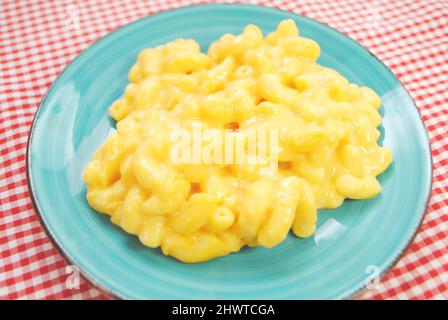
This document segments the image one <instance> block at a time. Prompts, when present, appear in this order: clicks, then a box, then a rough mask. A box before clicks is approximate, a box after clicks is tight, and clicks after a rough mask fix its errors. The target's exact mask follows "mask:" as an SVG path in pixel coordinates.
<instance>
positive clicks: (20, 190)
mask: <svg viewBox="0 0 448 320" xmlns="http://www.w3.org/2000/svg"><path fill="white" fill-rule="evenodd" d="M204 2H209V1H194V0H185V1H165V0H163V1H162V0H158V1H151V0H142V1H137V0H125V1H119V0H115V1H111V0H102V1H93V0H89V1H74V0H71V1H70V0H66V1H60V0H58V1H56V0H55V1H39V0H32V1H29V0H20V1H14V0H3V1H1V3H0V60H1V68H0V94H1V95H0V111H1V114H0V298H2V299H61V298H64V299H103V298H108V296H107V295H106V294H105V293H103V292H102V291H101V290H100V289H98V288H96V287H95V286H94V285H92V284H90V283H89V282H87V280H85V279H82V278H81V280H80V283H79V287H77V286H76V285H75V286H72V285H70V283H71V282H70V280H71V279H70V277H72V276H73V275H74V274H73V272H72V271H73V270H72V269H70V267H68V264H67V262H66V261H65V260H64V259H63V257H62V256H61V255H60V254H59V252H58V250H57V249H56V248H55V247H54V246H53V245H52V243H51V242H50V240H49V238H48V237H47V235H46V234H45V232H44V230H43V229H42V227H41V225H40V223H39V221H38V218H37V216H36V214H35V212H34V210H33V206H32V204H31V200H30V196H29V192H28V188H27V181H26V174H25V153H26V143H27V138H28V132H29V129H30V126H31V122H32V119H33V115H34V113H35V112H36V110H37V108H38V106H39V103H40V101H41V99H42V97H43V95H44V94H45V92H46V91H47V89H48V88H49V87H50V85H51V83H52V82H53V81H54V80H55V78H56V76H57V75H58V74H59V73H60V72H61V71H62V70H63V68H64V67H65V66H66V65H67V64H68V63H69V62H70V61H71V60H72V59H73V58H74V57H75V56H76V55H77V54H79V53H80V52H81V51H82V50H83V49H85V48H86V47H88V46H89V45H90V44H92V43H93V42H94V41H95V40H97V39H99V38H101V37H103V36H104V35H106V34H107V33H108V32H110V31H112V30H114V29H116V28H118V27H121V26H123V25H125V24H127V23H129V22H131V21H134V20H136V19H139V18H142V17H145V16H148V15H151V14H153V13H156V12H160V11H164V10H170V9H174V8H178V7H181V6H187V5H192V4H198V3H204ZM248 2H250V3H253V4H254V3H255V4H259V5H265V6H272V7H277V8H281V9H285V10H290V11H293V12H296V13H299V14H302V15H305V16H308V17H310V18H313V19H316V20H318V21H321V22H324V23H327V24H329V25H330V26H332V27H333V28H336V29H338V30H340V31H342V32H343V33H345V34H347V35H349V36H350V37H352V38H354V39H356V40H357V41H359V42H360V43H361V44H363V45H364V46H365V47H367V48H369V49H370V50H371V51H372V52H373V53H374V54H376V55H377V56H378V57H379V58H380V59H381V60H382V61H383V62H384V63H385V64H386V65H387V66H389V67H390V68H391V69H392V71H393V72H394V73H395V75H396V76H397V77H398V78H399V79H400V80H401V81H402V82H403V83H404V85H405V86H406V88H407V89H408V90H409V91H410V93H411V95H412V97H413V98H414V100H415V102H416V104H417V107H418V109H419V110H420V112H421V115H422V117H423V120H424V122H425V124H426V127H427V130H428V132H429V137H430V140H431V147H432V156H433V162H434V168H433V170H434V178H433V190H432V196H431V200H430V203H429V209H428V211H427V213H426V215H425V218H424V221H423V224H422V226H421V228H420V230H419V232H418V234H417V236H416V238H415V239H414V241H413V243H412V245H411V246H410V247H409V248H408V250H407V252H406V253H405V254H404V256H403V257H402V258H401V259H400V260H399V262H398V263H397V264H396V265H395V266H394V268H393V269H392V270H391V271H389V272H388V273H387V274H386V275H385V276H384V277H383V278H382V279H381V281H380V287H379V290H365V291H364V292H362V293H361V294H359V295H358V296H357V297H356V298H361V299H366V298H374V299H425V298H427V299H441V298H442V299H443V298H445V299H446V298H448V248H447V247H448V181H447V180H448V0H421V1H411V0H399V1H392V0H373V1H358V0H339V1H335V0H317V1H313V0H300V1H279V0H271V1H248ZM72 280H73V279H72ZM75 284H76V282H75Z"/></svg>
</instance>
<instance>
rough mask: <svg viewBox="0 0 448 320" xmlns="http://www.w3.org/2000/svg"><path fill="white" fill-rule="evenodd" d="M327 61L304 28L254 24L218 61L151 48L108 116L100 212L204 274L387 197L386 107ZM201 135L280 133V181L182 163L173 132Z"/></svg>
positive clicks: (95, 196) (257, 171)
mask: <svg viewBox="0 0 448 320" xmlns="http://www.w3.org/2000/svg"><path fill="white" fill-rule="evenodd" d="M319 54H320V47H319V45H318V44H317V43H316V42H315V41H313V40H311V39H307V38H304V37H302V36H300V35H299V30H298V29H297V27H296V25H295V23H294V22H293V21H292V20H285V21H283V22H281V23H280V24H279V25H278V27H277V29H276V30H275V31H274V32H272V33H270V34H269V35H267V36H266V37H264V36H263V34H262V32H261V31H260V29H259V28H258V27H257V26H255V25H248V26H247V27H246V28H245V29H244V32H243V33H242V34H240V35H238V36H235V35H230V34H226V35H224V36H223V37H222V38H221V39H220V40H218V41H217V42H214V43H213V44H212V45H211V46H210V48H209V50H208V53H207V54H205V53H202V52H200V48H199V45H198V44H197V43H196V42H195V41H194V40H186V39H178V40H175V41H173V42H170V43H168V44H166V45H162V46H159V47H156V48H148V49H144V50H143V51H141V52H140V54H139V55H138V59H137V61H136V63H135V64H134V66H133V67H132V68H131V70H130V72H129V81H130V83H129V84H128V85H127V87H126V89H125V91H124V94H123V96H122V97H121V98H120V99H118V100H117V101H115V102H114V103H113V104H112V105H111V107H110V109H109V112H110V115H111V116H112V117H113V118H114V119H115V120H116V121H117V132H116V133H115V134H113V135H111V136H110V137H109V138H108V139H107V141H106V142H105V144H104V145H102V146H101V147H100V148H99V149H98V150H97V151H96V153H95V155H94V156H93V159H92V160H91V162H90V163H89V164H88V165H87V166H86V168H85V170H84V173H83V179H84V181H85V183H86V185H87V200H88V202H89V204H90V206H91V207H92V208H94V209H95V210H97V211H99V212H102V213H105V214H108V215H110V216H111V221H112V222H113V223H115V224H117V225H118V226H120V227H121V228H122V229H124V230H125V231H126V232H128V233H131V234H134V235H137V236H138V237H139V239H140V241H141V242H142V243H143V244H144V245H146V246H148V247H151V248H156V247H160V248H161V250H162V252H163V253H164V254H165V255H171V256H173V257H175V258H177V259H179V260H181V261H184V262H200V261H205V260H209V259H212V258H215V257H218V256H224V255H227V254H229V253H231V252H236V251H239V250H240V249H241V248H242V247H243V246H246V245H248V246H258V245H261V246H264V247H273V246H275V245H277V244H279V243H281V242H282V241H283V240H284V239H285V237H286V236H287V234H288V233H289V231H290V230H292V232H293V233H294V234H295V235H296V236H298V237H309V236H311V235H313V233H314V232H315V230H316V220H317V214H316V212H317V210H318V209H321V208H326V209H332V208H336V207H338V206H340V205H341V204H342V203H343V201H344V199H345V198H350V199H368V198H372V197H374V196H376V195H377V194H378V193H379V192H380V191H381V186H380V184H379V183H378V180H377V179H376V176H377V175H379V174H380V173H382V172H383V171H385V170H386V169H387V167H388V166H389V164H390V163H391V161H392V153H391V151H390V150H388V149H385V148H383V147H380V146H378V144H377V139H378V138H379V136H380V132H379V131H378V130H377V127H378V126H379V125H380V123H381V120H382V119H381V116H380V114H379V113H378V109H379V108H380V105H381V100H380V98H379V97H378V96H377V94H376V93H375V92H374V91H372V90H371V89H369V88H367V87H360V86H358V85H356V84H353V83H349V82H348V81H347V79H345V78H344V77H343V76H342V75H340V74H339V73H338V72H336V71H334V70H332V69H329V68H326V67H323V66H320V65H319V64H317V63H316V60H317V58H318V57H319ZM197 122H199V123H201V125H202V127H203V129H204V130H205V129H213V130H215V131H217V132H222V133H224V132H227V131H229V130H230V131H232V132H241V133H243V136H244V133H245V132H248V130H250V129H255V130H260V129H269V130H271V129H272V130H274V129H275V130H277V132H278V145H276V147H275V148H273V149H274V150H270V152H271V153H273V152H275V153H276V159H277V161H278V168H277V170H274V171H268V173H266V171H264V172H262V169H263V168H265V166H266V164H265V163H255V164H253V163H251V164H249V163H203V162H201V163H197V162H196V163H188V162H186V163H182V162H181V163H173V161H171V160H170V152H171V149H172V147H173V143H174V141H173V139H172V133H173V132H174V131H176V130H184V131H188V132H192V131H193V130H194V124H195V123H197ZM246 142H247V141H246ZM246 142H243V148H246V147H247V145H245V144H244V143H246ZM269 145H271V146H272V143H271V144H270V143H268V146H269ZM201 146H202V145H200V146H199V147H201ZM265 147H266V146H265ZM271 149H272V148H271ZM249 154H250V152H249Z"/></svg>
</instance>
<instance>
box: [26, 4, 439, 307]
mask: <svg viewBox="0 0 448 320" xmlns="http://www.w3.org/2000/svg"><path fill="white" fill-rule="evenodd" d="M219 6H238V7H265V8H269V9H272V10H276V11H280V12H285V13H289V14H294V15H297V16H299V17H301V18H303V19H306V20H310V21H312V22H314V23H317V24H320V25H322V26H324V27H326V28H328V29H331V30H332V31H335V32H337V33H338V34H339V35H340V36H341V37H343V38H346V39H347V40H349V41H351V42H352V43H354V44H355V45H357V46H359V47H361V48H362V49H364V50H365V51H366V52H368V53H369V54H370V55H371V56H372V57H373V58H375V59H376V60H377V61H378V62H379V63H380V64H381V65H382V66H383V67H384V68H385V70H387V71H388V72H389V73H390V75H391V76H392V77H393V78H394V79H396V80H397V81H398V83H399V84H400V85H401V87H402V88H403V89H404V90H405V91H406V93H407V95H408V96H409V97H410V100H411V101H412V103H413V105H414V107H415V109H416V110H417V112H418V115H419V119H420V121H421V124H422V125H423V128H424V129H425V130H424V131H425V137H426V142H427V143H428V150H429V163H430V171H431V172H430V174H429V175H428V177H429V179H430V181H429V185H428V186H429V188H428V190H426V202H425V206H424V208H425V209H424V210H423V211H422V213H421V214H420V219H419V222H418V224H417V225H416V226H415V227H414V230H413V232H412V233H411V234H410V236H409V238H408V241H407V242H406V244H405V245H404V246H403V248H402V249H401V250H399V251H398V253H397V255H396V257H395V258H394V259H393V260H392V261H391V262H390V264H389V265H388V266H386V267H385V268H384V269H383V270H382V271H381V272H380V277H383V276H384V275H385V274H386V273H388V272H389V271H390V270H391V269H392V267H393V266H394V265H395V264H396V263H397V262H398V260H400V258H401V257H402V256H403V255H404V253H405V252H406V251H407V249H408V248H409V247H410V245H411V244H412V242H413V240H414V238H415V236H416V235H417V233H418V230H419V229H420V227H421V225H422V222H423V218H424V216H425V215H426V213H427V211H428V205H429V200H430V198H431V190H432V181H433V159H432V149H431V143H430V140H429V136H428V130H427V128H426V125H425V122H424V121H423V119H422V116H421V113H420V110H419V109H418V108H417V105H416V104H415V101H414V99H413V98H412V96H411V95H410V94H409V91H408V90H407V89H406V87H405V86H404V85H403V83H402V82H401V80H400V79H398V78H397V77H396V76H395V74H394V73H393V72H392V71H391V70H390V68H389V67H388V66H387V65H386V64H384V63H383V62H382V61H381V60H380V59H379V58H378V57H377V56H375V55H374V54H373V53H372V52H371V51H370V50H369V49H367V48H366V47H364V46H363V45H361V44H360V43H359V42H358V41H356V40H354V39H353V38H351V37H349V36H348V35H346V34H344V33H342V32H341V31H339V30H337V29H334V28H332V27H331V26H329V25H328V24H326V23H323V22H320V21H317V20H314V19H312V18H309V17H306V16H303V15H301V14H298V13H295V12H291V11H288V10H283V9H279V8H275V7H269V6H262V5H254V4H241V3H209V4H198V5H187V6H182V7H179V8H175V9H169V10H164V11H161V12H157V13H154V14H151V15H149V16H145V17H143V18H139V19H137V20H135V21H132V22H130V23H127V24H125V25H123V26H121V27H119V28H116V29H115V30H113V31H111V32H109V33H108V34H106V35H105V36H104V37H102V38H100V39H97V40H96V41H94V42H93V43H92V44H91V45H89V46H88V47H87V48H85V49H84V50H82V51H81V52H80V53H79V54H78V55H77V56H76V57H75V58H74V59H73V60H72V61H70V63H69V64H67V65H66V66H65V67H64V69H63V70H62V72H61V73H60V74H59V75H58V76H57V77H56V79H55V80H54V81H53V83H52V84H51V86H50V88H48V90H47V92H46V93H45V95H44V96H43V97H42V100H41V102H40V104H39V107H38V109H37V111H36V113H35V114H34V117H33V121H32V123H31V128H30V132H29V135H28V141H27V147H26V178H27V183H28V190H29V192H30V197H31V202H32V204H33V207H34V211H35V212H36V215H37V217H38V219H39V221H40V224H41V226H42V227H43V229H44V230H45V233H46V234H47V235H48V238H49V239H50V241H51V242H52V243H53V245H54V246H55V248H57V249H58V251H59V253H60V254H61V255H62V256H63V257H64V258H65V259H66V260H67V261H68V262H69V263H71V264H73V265H76V266H78V268H79V271H80V273H81V275H82V276H83V277H84V278H85V279H87V280H88V281H89V282H90V283H92V284H93V285H94V286H96V287H98V288H100V289H101V290H102V291H104V292H106V293H107V294H108V295H109V296H111V297H112V298H118V299H125V297H123V296H121V295H119V294H118V293H116V292H114V291H113V290H112V289H111V288H108V287H107V286H106V285H105V284H103V283H100V282H99V281H97V280H96V279H95V278H94V277H93V276H91V275H90V274H89V273H88V272H87V271H86V270H83V269H82V268H80V267H79V264H78V263H76V261H75V259H73V258H72V257H71V256H70V253H69V252H67V250H66V249H65V248H64V247H63V245H62V244H61V243H59V241H58V240H57V239H56V237H55V236H54V235H53V233H52V231H51V230H50V229H49V227H48V225H47V223H46V221H45V218H44V216H43V215H42V213H41V210H40V208H39V203H38V201H37V197H36V195H35V192H34V186H33V183H32V169H31V156H30V147H31V144H32V142H33V134H34V128H35V126H36V123H37V120H38V118H39V115H40V110H41V107H42V105H43V104H44V103H45V102H46V98H47V97H48V95H49V94H50V92H51V91H52V90H53V88H54V87H55V84H56V83H57V82H58V80H59V78H60V77H61V76H62V75H63V74H64V73H65V72H66V70H67V69H68V68H69V67H70V66H71V65H72V64H73V63H74V62H75V61H76V60H77V59H78V58H79V57H80V56H81V55H82V54H83V53H85V52H86V51H87V50H89V49H91V48H93V47H94V46H96V45H97V44H98V43H99V42H101V41H102V40H103V39H105V38H107V37H109V36H111V35H112V34H114V33H115V32H117V31H119V30H121V29H122V28H125V27H128V26H130V25H132V24H135V23H138V22H140V21H141V20H144V19H150V18H151V17H153V16H156V15H157V16H158V15H163V14H165V13H167V12H170V11H182V10H184V9H187V8H192V7H219ZM427 156H428V155H427ZM426 183H427V184H428V182H426ZM364 288H365V284H362V285H359V286H358V287H353V292H352V293H351V294H348V295H347V296H346V297H342V299H351V298H354V297H355V296H356V295H357V294H359V293H360V292H362V291H363V290H364Z"/></svg>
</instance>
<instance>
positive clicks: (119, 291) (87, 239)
mask: <svg viewBox="0 0 448 320" xmlns="http://www.w3.org/2000/svg"><path fill="white" fill-rule="evenodd" d="M287 18H291V19H294V20H295V21H296V23H297V25H298V27H299V29H300V31H301V34H302V35H304V36H306V37H310V38H312V39H314V40H316V41H318V42H319V44H320V46H321V49H322V54H321V57H320V58H319V62H320V63H321V64H322V65H325V66H328V67H330V68H333V69H336V70H337V71H339V72H340V73H341V74H343V75H344V76H345V77H347V78H348V79H349V80H350V81H352V82H355V83H357V84H360V85H365V86H369V87H371V88H373V89H374V90H375V91H376V92H377V93H378V94H379V95H380V96H381V97H382V99H383V106H382V110H381V112H382V114H383V116H384V121H383V125H382V128H381V131H382V136H381V143H382V144H383V145H384V146H387V147H389V148H391V149H392V150H393V153H394V162H393V164H392V165H391V166H390V167H389V169H388V170H387V171H386V172H385V173H384V174H382V175H381V176H380V182H381V184H382V186H383V191H382V193H381V194H380V195H379V196H378V197H377V198H375V199H373V200H368V201H346V202H345V203H344V205H343V206H341V207H340V208H338V209H337V210H331V211H321V212H319V223H318V228H317V232H316V234H315V235H314V236H313V237H311V238H308V239H299V238H295V237H294V236H289V237H288V238H287V239H286V240H285V241H284V242H283V243H282V244H280V245H279V246H277V247H275V248H273V249H265V248H245V249H243V250H241V252H239V253H236V254H231V255H229V256H226V257H222V258H218V259H215V260H212V261H208V262H204V263H199V264H184V263H182V262H179V261H177V260H175V259H173V258H170V257H166V256H164V255H163V254H162V253H161V252H160V250H159V249H149V248H146V247H144V246H143V245H141V244H140V242H139V240H138V239H137V238H136V237H134V236H131V235H129V234H126V233H125V232H123V231H121V230H120V229H118V228H117V227H116V226H114V225H113V224H112V223H111V222H110V221H109V219H108V217H107V216H105V215H101V214H98V213H96V212H95V211H94V210H92V209H91V208H90V207H89V206H88V204H87V202H86V199H85V194H86V188H85V186H84V184H83V182H82V179H81V172H82V170H83V168H84V166H85V165H86V163H87V162H88V161H89V160H90V158H91V156H92V154H93V152H94V151H95V150H96V149H97V148H98V146H100V145H101V144H102V143H103V142H104V141H105V139H106V137H107V136H108V134H110V133H111V132H112V131H114V125H115V124H114V121H113V120H112V119H111V118H110V117H109V116H108V113H107V109H108V107H109V105H110V104H111V103H112V102H113V101H114V100H115V99H117V98H118V97H119V96H120V95H121V94H122V92H123V90H124V87H125V85H126V83H127V82H128V80H127V72H128V70H129V69H130V67H131V66H132V64H133V63H134V61H135V59H136V56H137V54H138V52H139V51H140V50H142V49H143V48H146V47H154V46H157V45H160V44H163V43H166V42H168V41H171V40H174V39H177V38H193V39H195V40H196V41H198V42H199V44H200V45H201V47H202V49H203V50H206V49H207V47H208V46H209V45H210V43H211V42H212V41H214V40H216V39H218V38H219V37H220V36H221V35H223V34H225V33H240V32H241V31H242V29H243V27H244V26H245V25H247V24H249V23H253V24H256V25H258V26H260V28H261V29H262V30H263V32H265V33H267V32H270V31H272V30H274V29H275V27H276V25H277V24H278V23H279V22H280V21H281V20H283V19H287ZM27 161H28V171H27V172H28V180H29V185H30V190H31V194H32V198H33V202H34V206H35V208H36V211H37V212H38V214H39V215H40V217H41V220H42V221H43V224H44V225H45V227H46V229H47V231H48V233H49V235H50V236H51V238H52V239H53V240H54V242H55V243H56V245H57V246H58V247H59V248H60V250H61V252H62V253H63V254H64V256H66V258H67V259H68V260H69V261H70V262H71V263H73V264H76V265H77V266H79V268H80V270H81V271H82V273H83V274H84V275H85V276H86V277H87V278H88V279H89V280H91V281H92V282H94V283H95V284H96V285H98V286H100V287H102V288H103V289H105V290H107V291H108V292H110V293H112V294H114V295H116V296H118V297H121V298H131V299H144V298H147V299H170V298H171V299H178V298H179V299H339V298H348V297H352V296H353V295H354V294H355V293H357V292H358V291H360V290H361V289H362V288H363V287H364V286H365V284H366V283H367V282H368V281H369V279H371V278H372V276H375V275H376V274H380V273H384V272H385V271H387V270H388V269H389V268H390V267H391V266H392V265H393V264H394V263H395V261H396V260H397V259H398V258H399V256H400V255H401V254H402V253H403V251H404V250H405V249H406V247H407V246H408V245H409V243H410V242H411V240H412V238H413V236H414V235H415V233H416V231H417V229H418V227H419V224H420V221H421V219H422V216H423V214H424V212H425V208H426V205H427V201H428V197H429V192H430V187H431V172H432V170H431V156H430V149H429V143H428V138H427V135H426V131H425V128H424V125H423V123H422V121H421V119H420V117H419V114H418V111H417V109H416V108H415V105H414V103H413V101H412V99H411V98H410V96H409V94H408V93H407V92H406V90H405V89H404V88H403V86H402V85H401V83H400V82H399V81H398V80H397V79H396V78H395V77H394V75H393V74H392V73H391V72H390V71H389V70H388V69H387V68H386V67H385V66H384V65H383V64H382V63H381V62H380V61H379V60H378V59H376V58H375V57H374V56H373V55H372V54H371V53H369V52H368V51H367V50H366V49H364V48H363V47H361V46H360V45H359V44H357V43H356V42H355V41H353V40H351V39H350V38H347V37H346V36H344V35H343V34H341V33H339V32H337V31H335V30H333V29H331V28H329V27H327V26H325V25H322V24H320V23H318V22H316V21H313V20H310V19H308V18H305V17H302V16H299V15H295V14H293V13H290V12H285V11H280V10H276V9H272V8H266V7H260V6H251V5H236V4H232V5H224V4H214V5H203V6H193V7H186V8H183V9H178V10H173V11H168V12H164V13H161V14H156V15H152V16H150V17H147V18H144V19H141V20H138V21H136V22H133V23H131V24H129V25H126V26H124V27H123V28H120V29H119V30H117V31H114V32H112V33H111V34H109V35H108V36H106V37H105V38H103V39H101V40H100V41H98V42H97V43H95V44H94V45H92V46H91V47H89V48H88V49H87V50H85V51H84V52H83V53H82V54H80V55H79V56H78V57H77V58H76V59H75V60H74V61H73V62H72V63H71V64H70V65H69V66H68V67H67V68H66V69H65V70H64V72H63V73H62V74H61V75H60V76H59V78H58V79H57V80H56V81H55V82H54V84H53V85H52V87H51V89H50V90H49V91H48V93H47V95H46V96H45V98H44V100H43V102H42V104H41V106H40V108H39V110H38V112H37V114H36V116H35V119H34V123H33V127H32V131H31V134H30V139H29V144H28V154H27Z"/></svg>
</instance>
